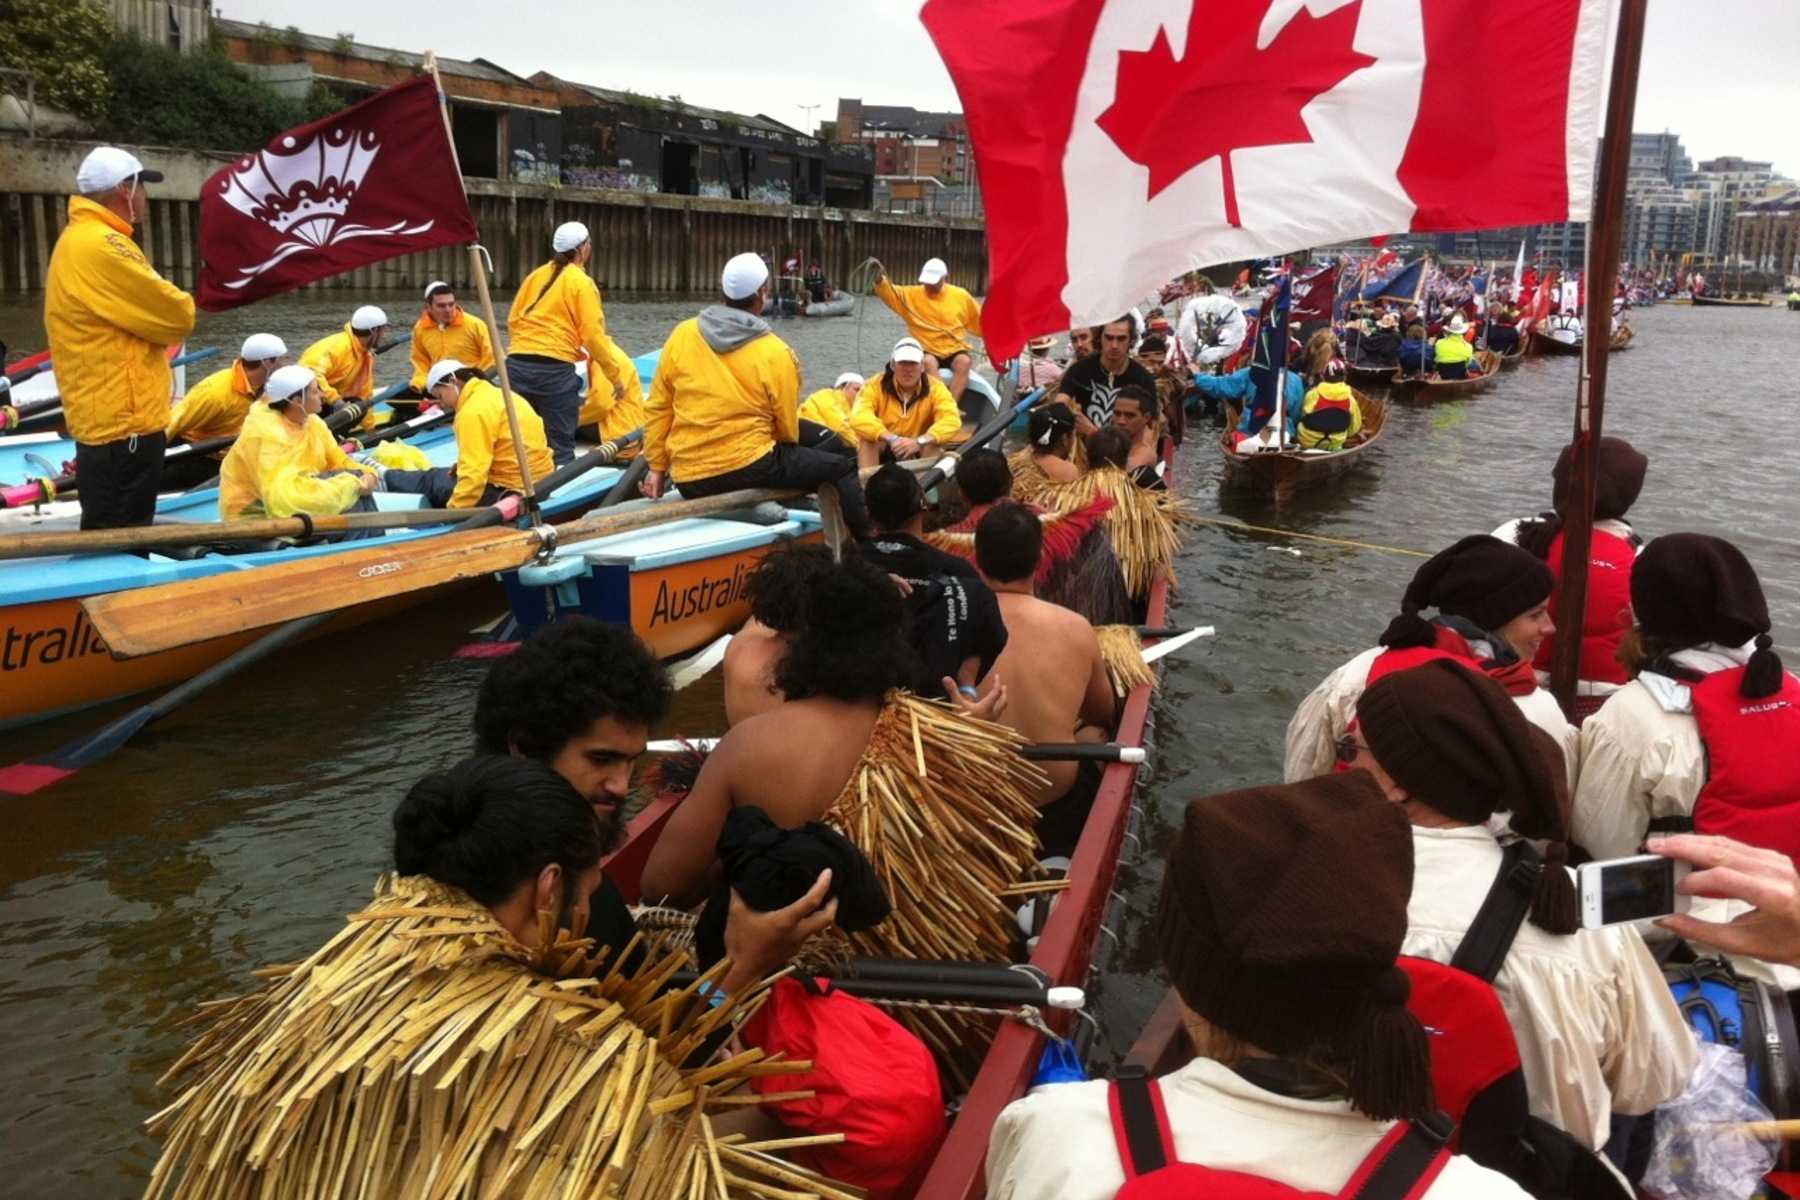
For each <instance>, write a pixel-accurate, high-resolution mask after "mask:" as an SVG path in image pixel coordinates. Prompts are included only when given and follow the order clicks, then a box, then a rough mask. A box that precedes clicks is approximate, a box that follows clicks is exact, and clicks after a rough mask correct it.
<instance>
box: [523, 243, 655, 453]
mask: <svg viewBox="0 0 1800 1200" xmlns="http://www.w3.org/2000/svg"><path fill="white" fill-rule="evenodd" d="M550 246H551V249H552V250H553V251H554V254H553V255H552V257H551V259H550V261H549V262H547V263H545V264H544V265H543V266H541V267H538V268H537V269H536V270H534V271H532V272H531V274H529V275H527V276H525V278H524V279H523V280H522V281H521V282H520V284H519V291H518V294H517V295H515V296H514V297H513V302H512V310H511V311H510V312H509V313H508V314H507V317H506V332H507V337H508V345H507V349H506V376H507V379H508V381H509V382H510V383H511V385H512V386H513V387H515V388H517V389H518V390H519V392H520V394H521V395H523V396H525V397H527V398H528V399H529V400H530V401H531V404H532V407H533V408H535V409H537V411H538V412H539V413H540V414H541V415H542V416H543V418H544V433H545V436H547V437H548V438H549V440H550V456H551V457H552V458H553V459H555V460H556V465H557V466H559V467H560V466H562V465H563V464H565V463H569V462H573V461H574V459H575V430H576V427H577V426H579V425H580V423H581V408H582V391H581V378H580V376H579V375H577V374H576V371H575V364H576V363H577V362H579V361H580V360H581V356H582V353H583V352H584V351H585V352H586V354H587V358H588V370H589V371H593V370H595V369H596V368H597V369H598V370H599V371H600V373H601V374H602V375H604V376H605V377H606V379H607V381H608V382H610V383H611V384H612V385H613V388H614V389H615V392H616V393H624V392H625V391H626V390H628V387H629V383H628V378H627V377H628V376H629V375H632V374H635V371H633V370H631V369H629V368H627V369H621V367H620V365H619V363H620V360H621V358H623V359H624V360H625V361H626V362H627V363H629V362H630V359H629V357H628V356H625V355H622V354H621V353H619V352H617V351H616V350H615V349H612V348H609V347H610V345H611V342H612V339H611V338H610V337H608V336H607V334H606V311H605V309H604V308H603V307H602V306H601V303H600V289H599V288H598V287H596V286H595V285H594V281H593V280H592V279H590V278H588V273H587V270H586V267H587V264H588V260H589V259H590V258H591V257H592V256H593V252H594V243H593V241H592V239H590V238H589V237H588V230H587V226H585V225H583V224H582V223H581V222H579V221H565V222H564V223H563V224H561V225H558V226H557V227H556V232H555V233H553V234H552V235H551V236H550ZM590 386H592V387H598V386H600V385H599V383H598V382H597V381H590ZM648 440H649V439H648V437H647V436H646V439H645V441H646V444H647V443H648Z"/></svg>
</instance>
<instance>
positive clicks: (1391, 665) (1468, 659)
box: [1363, 625, 1537, 696]
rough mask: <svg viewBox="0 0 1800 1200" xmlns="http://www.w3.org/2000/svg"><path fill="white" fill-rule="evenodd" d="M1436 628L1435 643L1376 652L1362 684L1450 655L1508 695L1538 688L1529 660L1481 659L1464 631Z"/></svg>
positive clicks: (1523, 693)
mask: <svg viewBox="0 0 1800 1200" xmlns="http://www.w3.org/2000/svg"><path fill="white" fill-rule="evenodd" d="M1434 628H1435V629H1436V630H1437V645H1435V646H1407V647H1405V648H1403V649H1397V650H1383V651H1382V652H1381V653H1380V654H1378V655H1376V656H1375V661H1374V662H1372V663H1370V664H1369V678H1368V680H1367V682H1365V683H1364V684H1363V687H1365V688H1367V687H1368V686H1369V685H1370V684H1372V683H1374V682H1375V681H1376V680H1377V679H1380V678H1381V677H1382V676H1383V675H1392V674H1393V673H1394V672H1395V671H1406V670H1410V669H1412V668H1413V667H1422V666H1424V665H1425V664H1426V663H1428V662H1431V661H1432V660H1433V659H1438V658H1448V659H1450V660H1452V661H1453V662H1459V663H1461V664H1462V665H1463V666H1465V667H1467V668H1469V670H1471V671H1476V672H1479V673H1480V674H1483V675H1486V676H1487V677H1488V678H1489V679H1492V680H1493V681H1494V682H1495V683H1497V684H1499V685H1500V686H1501V687H1503V688H1505V689H1506V694H1507V695H1509V696H1529V695H1531V693H1533V692H1535V691H1537V676H1536V675H1534V674H1532V672H1531V666H1530V664H1528V663H1524V662H1518V661H1514V662H1510V663H1507V664H1505V665H1500V664H1496V663H1486V662H1482V661H1481V660H1480V659H1478V658H1476V657H1475V651H1474V649H1473V648H1472V647H1470V645H1469V642H1468V639H1466V638H1464V637H1463V636H1462V634H1460V633H1458V632H1456V630H1454V629H1449V628H1446V627H1445V626H1443V625H1436V626H1434Z"/></svg>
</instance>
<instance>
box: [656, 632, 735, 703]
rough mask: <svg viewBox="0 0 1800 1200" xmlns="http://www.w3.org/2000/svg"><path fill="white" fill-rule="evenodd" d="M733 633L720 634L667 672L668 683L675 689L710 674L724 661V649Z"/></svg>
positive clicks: (679, 688) (729, 643)
mask: <svg viewBox="0 0 1800 1200" xmlns="http://www.w3.org/2000/svg"><path fill="white" fill-rule="evenodd" d="M733 636H735V635H733V634H729V633H726V634H721V635H720V636H719V637H718V638H716V639H715V640H714V641H713V642H712V644H711V645H709V646H707V647H706V649H704V650H702V651H700V653H698V654H696V655H694V656H693V657H692V658H690V659H688V660H687V661H686V662H684V663H682V664H681V665H680V666H679V667H676V668H675V669H674V670H673V671H671V672H669V683H670V685H671V686H673V687H674V689H675V690H676V691H678V692H679V691H680V690H681V689H682V688H684V687H687V686H688V685H689V684H691V683H697V682H699V681H700V680H701V679H704V678H705V677H706V676H708V675H710V674H712V669H713V668H714V667H716V666H718V665H719V664H720V663H722V662H724V661H725V651H726V649H727V648H728V647H729V646H730V645H731V639H732V637H733Z"/></svg>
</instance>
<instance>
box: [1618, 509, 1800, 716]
mask: <svg viewBox="0 0 1800 1200" xmlns="http://www.w3.org/2000/svg"><path fill="white" fill-rule="evenodd" d="M1631 609H1632V612H1633V614H1634V615H1635V616H1636V618H1637V623H1638V625H1639V626H1640V627H1641V628H1643V630H1644V631H1645V632H1646V633H1651V634H1654V635H1656V636H1657V637H1659V638H1662V639H1664V640H1666V641H1669V642H1673V643H1676V644H1677V645H1679V646H1682V647H1687V646H1698V645H1699V644H1700V643H1702V642H1716V643H1718V644H1719V645H1721V646H1741V645H1743V644H1744V643H1745V642H1747V641H1749V640H1750V639H1751V638H1755V639H1756V650H1755V652H1754V653H1752V654H1751V656H1750V664H1749V669H1748V670H1746V671H1745V672H1744V678H1743V682H1742V683H1741V684H1740V685H1739V687H1738V691H1739V692H1740V693H1742V694H1743V695H1744V696H1746V697H1750V698H1753V699H1754V698H1760V697H1763V696H1772V695H1774V694H1775V693H1776V692H1777V691H1778V690H1780V688H1781V658H1780V657H1779V656H1778V655H1777V654H1776V653H1775V651H1774V649H1773V648H1772V647H1773V646H1774V642H1773V640H1772V639H1771V638H1770V637H1769V628H1770V625H1769V604H1768V601H1767V600H1765V599H1763V590H1762V583H1761V581H1759V580H1758V579H1757V577H1756V569H1755V568H1754V567H1752V566H1751V565H1750V560H1749V559H1747V558H1745V557H1744V552H1743V551H1742V550H1739V549H1738V548H1737V547H1736V546H1734V545H1732V544H1731V543H1730V542H1728V541H1726V540H1725V539H1724V538H1716V537H1708V536H1707V535H1706V534H1704V533H1670V534H1665V535H1664V536H1662V537H1659V538H1655V539H1654V540H1652V541H1651V543H1650V544H1649V545H1648V546H1645V547H1644V552H1643V553H1642V554H1640V555H1638V558H1637V562H1636V563H1635V564H1634V565H1633V566H1632V568H1631Z"/></svg>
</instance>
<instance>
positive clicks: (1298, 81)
mask: <svg viewBox="0 0 1800 1200" xmlns="http://www.w3.org/2000/svg"><path fill="white" fill-rule="evenodd" d="M1614 3H1615V0H1509V2H1507V3H1503V4H1502V3H1494V0H928V2H927V3H926V4H925V7H924V10H923V12H922V14H921V17H922V19H923V21H924V23H925V26H926V28H927V29H928V30H929V31H930V33H931V36H932V38H933V40H934V41H935V42H936V43H937V47H938V51H939V53H940V54H941V55H942V56H943V59H944V62H945V64H946V65H947V66H948V67H949V69H950V73H951V76H952V77H953V78H954V80H955V82H956V86H957V90H958V91H959V92H960V93H961V96H962V101H963V107H964V111H965V114H966V116H967V120H968V127H969V134H970V137H971V139H972V141H973V142H974V149H975V158H976V164H977V166H978V168H979V170H980V174H981V185H982V191H983V193H984V196H985V199H986V205H987V214H988V256H989V287H988V296H987V303H986V305H985V307H984V310H983V313H982V328H983V330H984V332H985V335H986V339H987V342H988V348H989V350H990V351H991V352H994V353H996V354H998V355H999V356H1001V357H1005V356H1008V355H1010V354H1013V353H1015V352H1016V351H1017V350H1018V348H1019V346H1020V345H1021V344H1023V342H1024V341H1025V339H1026V338H1028V337H1031V336H1036V335H1040V334H1044V333H1048V332H1051V331H1054V330H1059V329H1067V328H1069V327H1070V325H1072V324H1082V323H1086V322H1090V321H1102V320H1106V319H1108V318H1110V317H1113V316H1116V315H1118V314H1119V313H1121V312H1123V311H1125V310H1126V309H1128V308H1130V307H1131V305H1132V304H1133V303H1134V302H1136V301H1137V300H1138V299H1139V298H1141V297H1142V296H1144V295H1145V294H1147V293H1148V292H1149V291H1150V290H1151V289H1153V288H1154V287H1155V286H1156V285H1157V284H1159V283H1160V282H1162V281H1163V280H1165V279H1167V278H1169V276H1170V275H1172V274H1175V273H1177V272H1179V271H1182V270H1187V269H1190V268H1196V267H1204V266H1210V265H1212V264H1215V263H1220V262H1228V261H1232V260H1237V259H1247V258H1254V257H1257V256H1261V255H1272V254H1285V253H1290V252H1293V251H1296V250H1300V249H1304V248H1306V247H1310V246H1316V245H1321V244H1325V243H1330V242H1333V241H1341V240H1345V239H1349V238H1359V237H1366V236H1369V235H1371V234H1382V233H1391V232H1395V231H1399V230H1410V231H1414V232H1449V231H1453V230H1461V229H1482V228H1492V227H1494V226H1501V225H1522V224H1532V223H1537V222H1543V221H1565V220H1576V221H1579V220H1586V219H1587V217H1588V207H1589V196H1590V192H1591V188H1592V179H1593V167H1594V157H1595V153H1596V150H1597V140H1598V136H1599V128H1600V117H1601V113H1602V109H1603V98H1604V87H1603V83H1604V80H1603V78H1602V76H1603V72H1604V64H1605V58H1606V39H1607V34H1608V31H1609V22H1610V18H1611V13H1612V9H1613V7H1614ZM1059 250H1060V252H1059Z"/></svg>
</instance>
